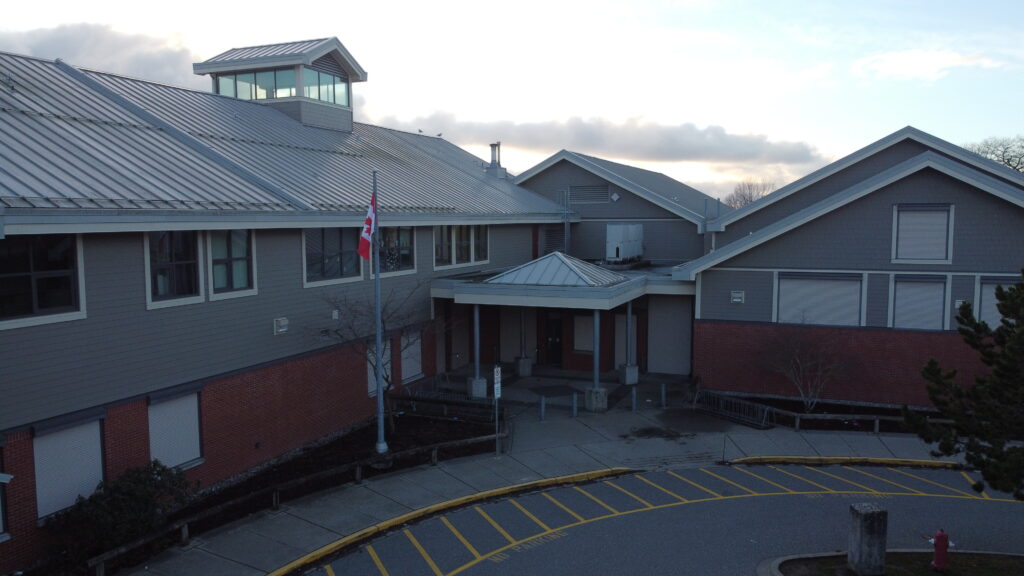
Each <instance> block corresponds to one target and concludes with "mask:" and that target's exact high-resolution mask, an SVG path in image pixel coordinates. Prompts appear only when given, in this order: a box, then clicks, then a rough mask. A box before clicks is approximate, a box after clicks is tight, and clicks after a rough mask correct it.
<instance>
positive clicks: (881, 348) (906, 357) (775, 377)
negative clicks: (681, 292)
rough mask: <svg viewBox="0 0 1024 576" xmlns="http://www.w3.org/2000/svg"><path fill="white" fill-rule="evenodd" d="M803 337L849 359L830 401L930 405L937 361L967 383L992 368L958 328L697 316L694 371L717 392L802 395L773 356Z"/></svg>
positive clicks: (830, 388) (830, 392) (831, 389)
mask: <svg viewBox="0 0 1024 576" xmlns="http://www.w3.org/2000/svg"><path fill="white" fill-rule="evenodd" d="M800 334H803V335H806V337H809V338H811V339H812V340H815V341H818V342H827V343H828V344H829V345H830V346H832V347H833V348H834V349H835V350H837V351H838V354H840V355H842V356H843V357H844V358H845V359H846V365H847V368H846V370H845V373H844V374H843V375H842V376H841V377H840V378H837V379H836V381H835V382H833V383H831V384H829V385H828V387H827V388H826V389H825V391H824V393H823V394H822V397H823V398H827V399H833V400H848V401H856V402H872V403H880V404H909V405H916V406H930V405H931V402H930V401H929V400H928V394H927V392H926V391H925V380H924V378H922V377H921V368H922V367H924V365H925V363H926V362H927V361H928V359H929V358H932V357H934V358H936V359H937V360H938V361H939V364H940V365H941V366H942V368H943V370H949V369H951V368H956V369H957V370H958V378H959V379H960V380H961V382H964V383H969V382H972V381H973V380H974V375H975V374H977V373H980V372H981V371H982V370H983V368H984V366H983V365H982V364H981V363H980V361H979V360H978V357H977V354H976V353H975V352H974V351H973V350H972V349H971V348H970V347H968V346H967V345H966V344H964V342H963V339H962V338H961V337H960V335H959V334H957V333H956V332H926V331H916V330H890V329H881V328H836V327H825V326H792V325H780V324H752V323H751V324H747V323H742V322H722V321H711V320H697V321H695V325H694V350H693V367H694V368H693V370H694V374H695V375H699V376H700V378H701V387H703V388H707V389H711V390H726V391H732V392H743V393H749V394H771V395H782V396H797V395H798V394H797V392H796V390H795V389H794V388H793V385H792V384H790V383H789V382H788V381H786V380H785V378H783V377H782V376H781V375H780V374H776V373H774V372H773V370H772V369H771V367H770V366H769V364H770V360H769V358H770V357H771V356H772V355H777V354H778V353H779V344H778V343H779V342H786V341H788V340H790V339H792V338H794V337H797V336H798V335H800Z"/></svg>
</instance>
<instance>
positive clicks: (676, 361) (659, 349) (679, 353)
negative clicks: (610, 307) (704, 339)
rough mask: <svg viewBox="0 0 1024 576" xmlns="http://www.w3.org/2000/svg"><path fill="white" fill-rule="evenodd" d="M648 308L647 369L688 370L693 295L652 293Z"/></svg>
mask: <svg viewBox="0 0 1024 576" xmlns="http://www.w3.org/2000/svg"><path fill="white" fill-rule="evenodd" d="M647 312H648V319H649V320H648V329H647V333H648V338H647V342H648V344H647V371H648V372H659V373H662V374H689V373H690V369H691V368H690V366H691V355H692V351H693V349H692V342H693V298H692V297H691V296H657V295H651V296H650V297H648V305H647Z"/></svg>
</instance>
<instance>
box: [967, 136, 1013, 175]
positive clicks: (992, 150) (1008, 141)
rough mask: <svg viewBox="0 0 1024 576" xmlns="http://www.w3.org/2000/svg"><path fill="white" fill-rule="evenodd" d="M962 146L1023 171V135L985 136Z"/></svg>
mask: <svg viewBox="0 0 1024 576" xmlns="http://www.w3.org/2000/svg"><path fill="white" fill-rule="evenodd" d="M964 148H966V149H967V150H970V151H971V152H974V153H975V154H978V155H979V156H984V157H985V158H988V159H989V160H994V161H996V162H998V163H1000V164H1002V165H1003V166H1006V167H1008V168H1013V169H1014V170H1016V171H1018V172H1024V135H1017V136H1015V137H1013V138H1002V137H993V138H986V139H984V140H982V141H981V142H975V143H972V144H964Z"/></svg>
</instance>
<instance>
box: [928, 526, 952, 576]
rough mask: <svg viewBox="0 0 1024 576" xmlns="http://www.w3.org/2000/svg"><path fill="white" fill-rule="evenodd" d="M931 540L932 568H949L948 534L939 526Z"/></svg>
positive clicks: (936, 569)
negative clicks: (932, 551) (933, 547)
mask: <svg viewBox="0 0 1024 576" xmlns="http://www.w3.org/2000/svg"><path fill="white" fill-rule="evenodd" d="M931 540H932V542H933V543H934V544H935V557H934V558H933V559H932V570H935V571H936V572H945V571H946V569H947V568H949V534H946V533H945V532H944V531H943V530H942V528H939V531H938V532H936V533H935V536H933V537H932V539H931Z"/></svg>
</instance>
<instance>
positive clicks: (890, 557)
mask: <svg viewBox="0 0 1024 576" xmlns="http://www.w3.org/2000/svg"><path fill="white" fill-rule="evenodd" d="M931 561H932V555H931V554H930V553H927V552H888V553H886V555H885V573H886V575H887V576H926V575H927V576H932V575H934V574H937V572H935V571H934V570H932V567H931ZM779 571H780V572H781V573H782V574H783V575H784V576H856V574H855V573H854V572H853V571H852V570H850V569H848V568H847V567H846V555H845V554H843V555H837V556H819V557H815V558H797V559H794V560H787V561H786V562H783V563H782V564H781V565H779ZM945 574H949V575H951V576H1009V575H1011V574H1024V556H1010V555H1004V554H973V553H966V552H957V553H955V554H951V555H950V564H949V570H947V571H946V572H945Z"/></svg>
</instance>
